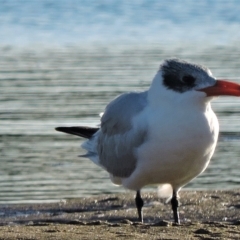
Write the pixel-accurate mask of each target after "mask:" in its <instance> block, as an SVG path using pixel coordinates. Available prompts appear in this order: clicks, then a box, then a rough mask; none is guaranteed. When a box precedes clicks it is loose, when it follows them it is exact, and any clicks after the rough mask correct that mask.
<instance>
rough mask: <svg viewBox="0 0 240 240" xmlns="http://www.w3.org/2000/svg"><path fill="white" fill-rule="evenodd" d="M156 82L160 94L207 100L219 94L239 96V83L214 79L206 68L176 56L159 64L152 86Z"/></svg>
mask: <svg viewBox="0 0 240 240" xmlns="http://www.w3.org/2000/svg"><path fill="white" fill-rule="evenodd" d="M154 82H155V83H154ZM156 82H158V84H159V86H160V85H161V86H160V88H161V89H162V92H161V93H162V94H164V93H166V94H167V95H168V96H172V97H174V96H176V94H177V95H178V96H182V97H184V96H191V97H192V96H196V97H197V98H198V99H199V98H200V99H203V100H204V101H209V100H211V98H212V97H215V96H220V95H230V96H240V85H239V84H237V83H233V82H230V81H226V80H218V79H215V78H214V77H213V76H212V73H211V71H210V70H209V69H208V68H206V67H204V66H201V65H198V64H193V63H189V62H186V61H183V60H180V59H176V58H173V59H167V60H165V61H164V62H163V63H162V64H161V65H160V69H159V71H158V73H157V75H156V77H155V79H154V80H153V86H152V88H154V87H156V86H154V85H155V84H156ZM161 93H160V94H161ZM204 93H205V94H204ZM166 94H164V95H166Z"/></svg>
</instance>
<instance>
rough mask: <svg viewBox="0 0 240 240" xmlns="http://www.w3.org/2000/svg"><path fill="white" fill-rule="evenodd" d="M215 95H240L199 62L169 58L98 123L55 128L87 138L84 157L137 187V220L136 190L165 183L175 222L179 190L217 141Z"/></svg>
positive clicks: (204, 163)
mask: <svg viewBox="0 0 240 240" xmlns="http://www.w3.org/2000/svg"><path fill="white" fill-rule="evenodd" d="M219 95H232V96H240V85H239V84H236V83H232V82H228V81H224V80H216V79H215V78H214V77H213V76H212V73H211V71H210V70H209V69H208V68H206V67H204V66H201V65H197V64H192V63H189V62H186V61H183V60H179V59H168V60H165V61H164V62H163V63H162V64H161V65H160V68H159V70H158V72H157V74H156V75H155V77H154V79H153V81H152V84H151V86H150V88H149V89H148V90H147V91H144V92H129V93H124V94H122V95H120V96H118V97H117V98H115V99H114V100H113V101H111V102H110V103H109V104H108V105H107V106H106V109H105V112H104V114H103V115H102V117H101V125H100V128H90V127H58V128H56V130H58V131H61V132H65V133H69V134H73V135H78V136H81V137H85V138H88V140H87V141H86V142H84V143H83V144H82V147H83V148H84V149H86V150H87V153H86V154H85V155H84V156H85V157H87V158H90V159H91V160H92V161H93V162H94V163H96V164H97V165H99V166H100V167H102V168H103V169H105V170H106V171H107V172H108V173H109V174H110V179H111V180H112V182H113V183H114V184H118V185H123V187H125V188H127V189H131V190H135V191H136V198H135V202H136V207H137V210H138V217H139V220H140V221H141V222H142V221H143V215H142V207H143V200H142V198H141V194H140V190H141V189H142V188H143V187H144V186H146V185H149V184H165V183H168V184H170V185H171V186H172V189H173V193H172V197H171V205H172V210H173V217H174V221H175V222H176V223H180V219H179V214H178V205H179V203H178V192H179V191H180V189H181V188H182V187H183V186H184V185H185V184H187V183H188V182H189V181H191V180H192V179H194V178H195V177H197V176H198V175H199V174H200V173H202V172H203V171H204V170H205V169H206V167H207V166H208V164H209V161H210V159H211V157H212V155H213V153H214V150H215V147H216V144H217V139H218V133H219V125H218V120H217V117H216V115H215V114H214V112H213V111H212V109H211V105H210V101H211V100H212V99H213V97H215V96H219Z"/></svg>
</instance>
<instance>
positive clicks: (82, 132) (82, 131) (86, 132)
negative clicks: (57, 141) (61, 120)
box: [55, 127, 99, 138]
mask: <svg viewBox="0 0 240 240" xmlns="http://www.w3.org/2000/svg"><path fill="white" fill-rule="evenodd" d="M55 129H56V130H57V131H59V132H64V133H68V134H72V135H76V136H80V137H84V138H91V137H92V135H93V134H94V133H95V132H97V131H98V129H99V128H92V127H57V128H55Z"/></svg>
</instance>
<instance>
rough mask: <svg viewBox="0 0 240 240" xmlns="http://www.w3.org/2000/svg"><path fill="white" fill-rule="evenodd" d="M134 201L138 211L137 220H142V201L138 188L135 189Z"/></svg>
mask: <svg viewBox="0 0 240 240" xmlns="http://www.w3.org/2000/svg"><path fill="white" fill-rule="evenodd" d="M135 203H136V207H137V211H138V218H139V221H140V222H143V214H142V207H143V204H144V202H143V200H142V197H141V193H140V190H138V191H137V194H136V198H135Z"/></svg>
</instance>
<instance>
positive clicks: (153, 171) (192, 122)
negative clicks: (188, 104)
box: [122, 103, 219, 190]
mask: <svg viewBox="0 0 240 240" xmlns="http://www.w3.org/2000/svg"><path fill="white" fill-rule="evenodd" d="M140 118H141V116H140ZM142 118H143V119H145V121H146V119H148V136H147V139H146V142H145V143H144V144H143V145H142V146H141V147H139V148H138V149H137V150H136V154H137V158H138V162H137V167H136V169H135V171H134V172H133V174H132V175H131V176H130V177H129V178H127V179H124V180H123V181H122V183H123V185H124V186H125V187H127V188H130V189H133V190H136V189H141V188H142V187H143V186H145V185H148V184H162V183H170V184H171V185H172V186H173V187H174V188H178V187H181V186H183V185H185V184H186V183H187V182H189V181H191V180H192V179H193V178H195V177H196V176H197V175H199V174H200V173H201V172H203V171H204V170H205V168H206V167H207V165H208V163H209V160H210V158H211V157H212V155H213V152H214V150H215V147H216V143H217V137H218V131H219V126H218V120H217V118H216V116H215V114H214V112H213V111H212V109H211V106H210V103H209V104H208V105H207V106H206V108H205V110H204V111H202V110H199V109H197V108H195V107H194V108H193V109H189V108H188V109H181V111H179V110H176V111H174V112H173V111H171V110H169V108H166V110H163V109H162V110H161V112H158V111H155V110H154V109H151V108H148V109H146V110H145V111H144V112H143V113H142Z"/></svg>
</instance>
